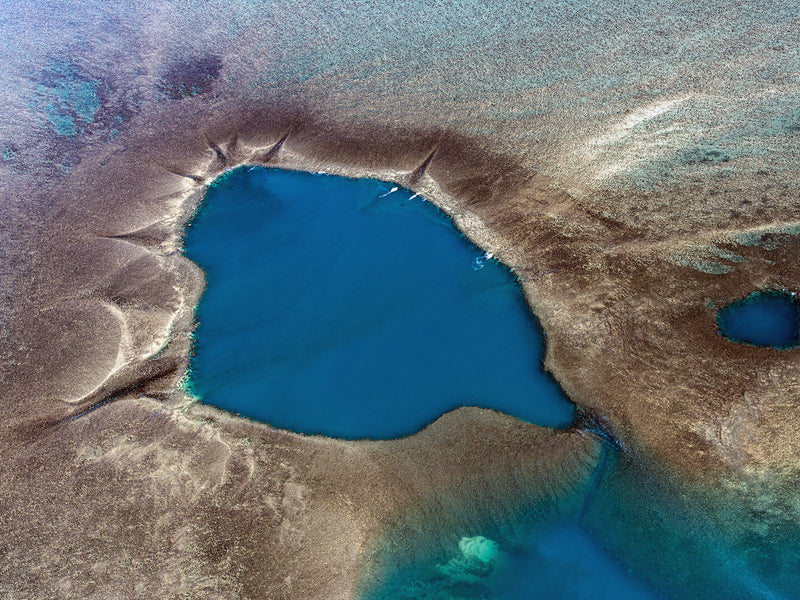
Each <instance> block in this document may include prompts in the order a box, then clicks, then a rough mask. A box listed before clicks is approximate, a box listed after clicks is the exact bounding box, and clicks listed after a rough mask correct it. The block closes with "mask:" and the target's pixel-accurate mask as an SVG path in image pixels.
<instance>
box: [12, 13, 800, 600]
mask: <svg viewBox="0 0 800 600" xmlns="http://www.w3.org/2000/svg"><path fill="white" fill-rule="evenodd" d="M174 6H176V7H177V6H178V5H177V3H176V4H175V5H174ZM575 8H576V7H567V6H566V5H561V4H553V5H549V6H546V7H545V6H537V7H522V6H518V5H516V4H509V5H508V6H507V7H503V8H500V9H498V10H497V11H496V12H494V13H492V14H491V15H489V16H486V15H484V16H483V17H482V16H481V15H480V12H479V11H478V10H477V9H475V8H474V7H472V8H468V7H466V5H465V6H459V7H452V6H451V7H449V9H448V10H444V8H443V7H433V6H431V7H412V6H410V5H409V7H403V8H398V9H397V10H398V11H399V12H400V13H403V14H401V15H399V16H398V15H395V16H398V19H397V20H395V19H392V20H389V21H387V20H386V12H385V10H384V9H382V8H380V7H376V6H373V5H372V4H369V3H363V4H361V5H359V6H358V10H356V11H354V12H349V11H348V10H346V7H344V6H338V5H337V6H332V7H327V8H322V7H315V6H312V7H309V8H307V9H305V10H296V9H292V8H291V7H283V6H280V5H276V6H270V7H269V9H268V10H267V9H266V8H265V10H264V11H261V12H259V11H253V10H251V9H249V8H248V7H247V6H245V5H230V6H228V5H226V7H224V8H223V7H222V6H216V5H215V4H210V5H208V6H203V7H202V8H201V7H199V6H197V7H195V6H193V5H191V4H188V3H186V4H181V5H180V10H176V11H172V10H170V6H169V5H165V6H163V7H161V8H157V9H153V11H152V12H150V13H147V12H141V11H142V10H143V9H139V8H131V7H124V6H109V7H105V8H102V9H101V8H100V7H97V8H96V9H95V8H91V7H85V8H82V9H80V10H76V11H71V12H69V15H68V18H67V14H66V13H65V12H64V11H65V10H66V9H64V7H61V6H60V5H58V4H57V3H52V4H48V5H47V7H46V9H43V10H42V11H41V12H39V13H37V14H34V13H33V12H30V11H28V10H27V9H20V12H19V13H18V14H17V15H16V20H15V21H14V22H13V23H12V22H11V20H8V23H9V24H7V25H4V28H5V29H6V30H7V32H6V37H7V39H10V40H13V41H14V42H15V44H14V45H15V47H16V49H17V50H16V52H10V51H8V50H7V52H6V54H7V62H8V65H9V68H8V70H7V73H6V74H5V75H3V79H2V82H0V88H1V89H2V91H3V94H4V98H5V99H6V105H7V106H8V108H9V110H13V111H15V114H17V115H18V118H17V119H8V120H6V122H4V124H3V126H2V136H1V139H0V143H1V144H2V162H0V174H1V175H0V190H2V207H3V211H4V219H3V221H4V223H3V227H2V229H0V248H1V250H0V252H1V254H0V261H1V262H0V267H2V273H3V296H2V297H3V300H2V305H1V306H0V308H1V309H2V310H1V311H0V326H2V330H3V339H2V348H0V352H1V355H2V371H0V375H1V376H2V382H3V390H4V394H3V396H2V406H3V410H4V415H5V419H4V422H3V426H2V428H0V440H2V444H3V448H4V460H3V464H2V471H3V478H2V483H0V486H2V504H0V506H1V507H2V508H1V509H0V522H1V523H2V531H3V540H2V542H1V545H0V553H2V556H3V566H2V567H0V590H2V591H3V594H4V595H5V596H7V597H12V598H13V597H20V598H22V597H109V596H120V597H181V596H182V595H183V596H186V597H198V598H202V597H208V598H211V597H214V598H219V597H230V598H234V597H268V598H284V597H285V598H334V597H343V598H344V597H350V596H352V594H354V593H355V590H356V589H357V586H358V585H359V581H362V578H363V577H369V576H372V575H370V573H372V571H370V569H371V568H372V566H371V565H372V563H370V557H373V556H377V554H375V550H374V548H375V547H376V546H375V545H374V544H378V545H379V546H380V544H381V543H382V542H381V540H390V544H395V545H397V544H396V543H395V542H393V541H391V540H396V539H401V538H402V539H423V538H425V539H427V537H431V536H435V535H436V534H435V532H425V531H423V530H420V529H419V527H418V526H417V525H416V524H415V525H407V524H408V523H412V524H413V523H420V522H423V521H419V520H417V521H415V519H416V517H415V514H417V512H415V511H419V510H421V508H420V507H424V511H425V514H426V515H427V516H431V515H433V516H434V517H435V518H433V519H425V520H424V522H425V523H436V522H437V520H438V523H439V524H438V525H431V526H432V527H435V526H440V527H441V528H442V529H441V530H442V531H456V530H458V528H459V527H461V526H463V523H459V522H457V519H458V517H456V516H453V514H452V511H445V509H446V507H448V506H454V505H456V504H458V505H459V506H473V508H472V509H471V510H465V512H464V516H463V518H464V519H473V520H475V519H479V520H483V521H486V522H494V523H497V524H498V525H497V526H498V527H501V526H502V523H503V522H504V521H503V520H504V519H508V518H511V517H512V516H513V515H514V514H516V512H518V511H519V510H521V508H520V507H522V506H528V505H529V506H538V507H540V508H539V510H538V511H537V513H536V514H541V515H547V514H550V513H555V512H558V511H559V510H561V509H562V508H563V506H566V505H569V502H571V500H570V499H571V498H574V497H575V495H576V494H578V495H579V494H580V490H583V489H585V486H587V482H588V480H589V479H590V478H591V476H592V474H593V473H594V472H595V469H596V468H597V465H598V462H599V457H600V454H601V453H600V450H599V445H600V444H601V441H600V437H599V436H597V435H596V434H594V433H592V432H591V431H590V430H592V429H596V427H595V425H596V424H597V423H602V424H603V425H602V428H603V432H604V435H606V436H607V438H608V439H609V440H613V442H614V444H616V446H617V447H618V448H619V451H618V452H617V453H616V458H615V463H614V465H613V466H612V467H610V468H609V469H608V470H607V474H606V475H605V476H604V479H603V481H602V482H601V484H600V486H599V488H598V490H597V492H596V493H595V495H594V499H593V502H592V503H590V505H589V506H588V507H587V511H586V516H585V521H584V522H585V526H586V527H587V528H588V529H590V530H591V531H592V532H593V533H594V534H595V535H596V536H597V537H598V538H599V539H602V540H603V541H604V543H606V544H607V545H608V546H609V547H610V548H611V549H612V551H613V552H614V554H615V555H616V556H617V557H618V558H619V559H620V560H621V561H622V562H623V564H626V565H628V566H630V567H631V568H632V569H633V570H634V571H635V572H636V573H637V574H638V575H639V576H641V577H645V578H649V579H650V580H652V581H653V582H654V583H655V585H656V586H660V587H661V588H662V589H664V590H665V592H666V593H668V594H669V595H671V596H673V597H676V598H680V597H695V596H701V595H702V596H704V597H714V594H718V595H719V596H720V597H735V596H733V595H731V593H730V588H729V589H727V590H723V589H722V588H721V587H717V584H719V582H721V581H728V580H729V579H730V578H731V577H732V576H733V575H735V576H736V577H737V578H738V579H736V581H737V582H738V588H737V589H738V591H737V593H739V594H740V595H741V597H760V596H766V595H767V594H768V593H774V594H780V595H782V596H783V597H796V594H797V592H796V589H797V587H796V583H797V575H796V573H797V572H798V570H797V567H798V565H797V559H796V558H794V557H795V556H796V552H795V550H796V544H797V539H800V538H798V537H797V536H796V535H794V532H795V531H796V523H797V522H798V514H797V512H798V510H799V509H798V506H800V504H799V503H798V495H797V491H796V489H795V488H796V486H795V485H794V482H795V481H796V479H797V476H798V472H797V471H798V458H797V457H798V453H799V452H800V447H798V446H800V438H798V436H797V434H796V430H797V424H798V423H797V419H798V417H797V412H798V411H797V408H798V407H797V399H798V391H800V390H799V387H800V385H799V384H798V378H797V365H798V359H797V353H796V351H778V350H773V349H771V348H758V347H752V346H746V345H741V344H735V343H733V342H731V341H729V340H726V339H725V338H723V337H722V336H720V335H719V334H718V332H717V329H716V325H715V315H716V311H717V309H718V308H719V307H721V306H723V305H725V304H727V303H729V302H730V301H732V300H735V299H737V298H742V297H745V296H747V295H748V294H749V293H751V292H752V291H753V290H755V289H762V288H767V289H787V290H795V289H797V287H798V275H800V274H799V273H798V267H797V263H796V260H795V257H796V255H797V251H798V238H797V232H798V228H797V225H798V223H799V222H800V203H798V202H797V200H798V197H797V190H796V185H795V182H796V181H797V180H798V172H797V170H798V163H797V161H796V156H797V149H798V135H797V131H798V123H800V116H798V114H797V109H796V106H797V100H798V91H797V81H796V65H797V61H798V56H797V43H796V42H797V33H798V32H797V28H796V22H797V14H795V13H796V8H793V7H791V6H788V7H781V6H780V5H778V4H775V5H774V6H770V7H763V6H761V5H759V6H756V5H755V4H754V3H753V4H752V5H749V4H748V3H744V4H742V5H737V6H735V7H731V6H729V5H727V4H725V5H724V7H723V5H721V4H720V5H716V4H715V3H710V4H707V5H704V6H703V7H696V6H695V7H671V8H669V10H667V8H665V7H661V6H658V7H657V6H655V5H651V4H650V3H645V4H637V6H636V7H627V8H626V9H625V11H624V14H623V12H621V11H623V8H621V7H615V6H610V5H609V6H606V5H604V4H603V3H600V4H597V5H596V6H586V7H583V9H582V10H575ZM722 8H724V10H723V9H722ZM3 10H4V11H7V10H8V9H3ZM411 10H418V11H420V12H419V14H416V13H415V15H414V17H413V18H410V16H409V15H406V14H405V12H407V11H411ZM659 11H660V12H659ZM223 17H224V19H225V22H227V23H229V25H228V26H226V27H221V26H218V24H219V23H221V22H223ZM399 17H403V18H399ZM406 17H408V18H406ZM387 22H391V23H393V24H392V25H391V26H388V25H386V23H387ZM37 23H49V24H50V25H51V26H50V27H46V28H42V27H34V25H35V24H37ZM53 23H63V26H61V27H53V26H52V24H53ZM488 23H496V24H498V27H495V28H491V27H487V26H486V25H487V24H488ZM412 25H413V26H412ZM356 30H367V31H369V32H371V33H373V34H374V35H372V36H363V35H362V36H355V35H354V34H355V32H356ZM47 32H49V33H47ZM23 33H25V34H24V35H23ZM365 37H367V38H369V42H367V41H365V40H364V38H365ZM188 40H191V42H189V41H188ZM448 40H449V41H448ZM390 41H391V42H392V43H393V42H396V45H392V43H390ZM10 47H11V46H8V47H7V48H10ZM421 47H422V48H423V49H424V51H422V50H420V48H421ZM453 56H459V57H461V58H460V60H452V57H453ZM239 164H267V165H272V166H276V167H280V168H287V169H302V170H309V171H314V172H316V171H320V170H324V171H326V172H330V173H334V174H343V175H348V176H354V177H362V176H368V177H375V178H379V179H384V180H386V181H392V182H395V183H397V184H402V185H404V186H407V187H409V188H410V189H412V190H414V191H416V192H419V193H420V194H423V195H424V196H425V197H426V198H427V199H429V200H430V201H432V202H434V203H436V204H437V205H438V206H440V207H442V208H443V209H444V210H445V211H446V212H447V213H448V214H449V215H451V216H452V218H453V219H454V221H455V223H456V224H457V225H458V227H459V228H460V229H461V230H462V231H464V232H465V233H466V234H467V235H468V236H469V237H470V238H471V239H473V240H474V241H475V242H476V243H478V244H479V245H480V246H481V247H483V248H485V249H486V250H487V251H491V252H493V253H494V254H495V255H497V256H498V257H499V258H500V259H501V260H502V261H503V262H504V263H506V264H507V265H508V266H510V267H511V268H513V269H514V271H515V272H516V274H517V276H518V277H519V279H520V282H521V284H522V286H523V289H524V291H525V294H526V298H527V300H528V302H529V303H530V305H531V307H532V308H533V310H534V311H535V313H536V315H537V317H538V318H539V320H540V321H541V324H542V327H543V329H544V331H545V334H546V336H547V358H546V367H547V368H548V369H549V370H550V371H551V372H552V373H553V374H554V376H555V377H556V379H557V380H558V382H559V383H560V384H561V386H562V387H563V388H564V390H565V391H566V392H567V394H568V395H569V397H570V398H571V399H572V400H573V401H574V402H575V403H576V404H577V405H578V406H579V407H582V411H583V413H584V414H585V415H586V416H585V417H584V418H583V419H582V420H579V421H578V423H577V424H576V427H574V428H573V429H570V430H567V431H563V432H554V431H549V430H545V429H542V428H537V427H535V426H531V425H527V424H524V423H521V422H519V421H517V420H515V419H513V418H511V417H505V416H502V415H498V414H496V413H493V412H491V411H480V410H472V409H469V410H468V409H461V410H459V411H456V412H454V413H450V414H448V415H445V416H444V417H442V418H441V419H440V420H439V421H437V422H436V423H434V424H433V425H431V426H430V427H428V428H427V429H425V430H424V431H422V432H420V433H419V434H417V435H415V436H411V437H409V438H405V439H403V440H397V441H391V442H342V441H337V440H329V439H325V438H321V437H303V436H299V435H295V434H292V433H289V432H282V431H278V430H274V429H272V428H270V427H269V426H267V425H264V424H259V423H253V422H248V421H245V420H242V419H239V418H236V417H233V416H230V415H227V414H225V413H223V412H221V411H218V410H216V409H214V408H211V407H206V406H203V405H197V404H192V403H191V402H190V399H189V398H188V397H187V396H186V395H185V393H184V392H183V391H182V390H181V388H180V382H181V380H182V378H183V376H184V374H185V372H186V368H187V365H188V361H189V357H190V353H191V332H192V327H193V307H194V306H195V305H196V303H197V301H198V298H199V295H200V294H201V292H202V288H203V276H202V273H201V272H200V271H199V269H198V268H197V267H196V266H195V265H193V264H192V263H191V262H190V261H188V260H187V259H186V258H184V257H183V256H182V254H181V251H180V250H181V238H182V232H183V228H184V226H185V224H186V222H187V220H188V219H189V217H190V215H191V214H192V211H193V210H194V209H195V207H196V206H197V204H198V202H199V201H200V199H201V198H202V196H203V194H204V191H205V188H206V185H207V184H208V183H210V182H211V181H213V180H214V178H215V177H216V176H218V175H219V174H220V173H222V172H224V171H225V170H226V169H229V168H231V167H234V166H236V165H239ZM593 424H594V425H593ZM442 474H445V475H446V476H445V477H443V475H442ZM450 478H459V481H462V480H466V481H469V482H471V483H470V486H472V487H470V486H466V487H464V486H459V485H454V484H452V482H451V481H450ZM478 491H480V493H479V492H478ZM484 494H485V495H484ZM482 495H483V496H482ZM484 501H485V502H484ZM470 503H473V504H470ZM492 507H494V508H492ZM560 507H562V508H560ZM542 518H545V517H542ZM448 519H455V521H453V522H449V521H448ZM404 527H405V528H406V529H408V528H411V529H409V530H413V531H415V532H418V533H417V534H416V535H417V537H416V538H415V537H414V536H408V535H406V534H398V533H397V532H398V531H400V532H402V531H404V529H403V528H404ZM448 528H449V529H448ZM698 532H699V533H698ZM690 534H692V535H690ZM392 536H395V537H392ZM397 536H400V537H397ZM426 536H427V537H426ZM645 541H647V543H649V544H652V546H651V548H652V549H656V548H657V549H658V550H652V551H651V552H649V553H643V552H641V548H642V547H643V544H644V543H645ZM397 550H398V552H401V553H402V551H403V548H401V547H399V546H398V548H397ZM405 550H406V551H407V550H408V548H406V549H405ZM378 554H379V553H378ZM654 557H659V558H658V559H654ZM731 557H733V558H731ZM376 564H377V563H376Z"/></svg>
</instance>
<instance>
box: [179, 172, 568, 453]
mask: <svg viewBox="0 0 800 600" xmlns="http://www.w3.org/2000/svg"><path fill="white" fill-rule="evenodd" d="M185 249H186V254H187V256H188V257H189V258H191V259H192V260H194V261H195V262H197V263H198V264H199V265H200V266H201V267H202V268H203V269H204V270H205V272H206V275H207V289H206V291H205V293H204V295H203V297H202V299H201V302H200V304H199V306H198V307H197V318H198V321H199V325H198V328H197V331H196V343H195V356H194V358H193V361H192V370H191V387H192V389H193V390H194V391H195V393H197V394H198V395H199V396H200V397H201V399H202V401H203V402H206V403H209V404H213V405H215V406H218V407H220V408H224V409H227V410H230V411H234V412H237V413H240V414H243V415H246V416H249V417H252V418H254V419H257V420H260V421H264V422H267V423H269V424H270V425H273V426H276V427H281V428H286V429H290V430H293V431H298V432H303V433H313V434H324V435H329V436H334V437H341V438H349V439H360V438H382V439H386V438H396V437H401V436H405V435H408V434H412V433H415V432H416V431H418V430H420V429H421V428H422V427H424V426H425V425H426V424H428V423H430V422H432V421H434V420H435V419H436V418H438V417H439V416H440V415H442V414H443V413H445V412H447V411H449V410H452V409H454V408H456V407H458V406H482V407H486V408H494V409H497V410H500V411H503V412H506V413H509V414H512V415H514V416H516V417H519V418H520V419H523V420H526V421H530V422H534V423H537V424H541V425H548V426H555V427H561V426H567V425H569V424H570V423H571V422H572V420H573V418H574V406H573V405H572V403H571V402H569V400H568V399H567V398H566V396H565V395H564V394H563V392H562V391H561V389H560V388H559V387H558V386H557V385H556V384H555V382H554V381H553V380H552V379H551V378H550V377H549V375H547V374H546V373H545V372H544V371H543V370H542V364H541V363H542V358H543V351H544V341H543V337H542V332H541V329H540V328H539V326H538V324H537V322H536V320H535V319H534V317H533V315H532V314H531V313H530V311H529V309H528V306H527V304H526V302H525V300H524V298H523V296H522V293H521V290H520V288H519V285H518V284H517V282H516V280H515V277H514V275H513V274H512V273H511V272H510V271H509V270H508V269H507V268H506V267H505V266H503V265H502V264H500V263H498V262H497V261H496V260H494V259H492V258H491V257H490V256H487V255H485V254H484V252H483V251H481V250H480V249H478V248H477V247H475V246H474V245H473V244H472V243H470V242H469V241H468V240H467V239H466V238H465V237H464V236H462V235H460V233H459V232H458V230H457V229H456V228H455V227H454V226H453V224H452V223H451V221H450V220H449V219H448V218H447V217H446V216H445V215H444V214H443V213H442V212H441V211H440V210H438V209H437V208H436V207H434V206H433V205H431V204H430V203H428V202H426V201H425V200H424V199H423V198H421V197H419V196H416V195H414V194H412V193H411V192H409V191H407V190H404V189H398V188H396V187H394V186H392V185H390V184H387V183H384V182H380V181H375V180H369V179H346V178H342V177H335V176H331V175H314V174H309V173H300V172H289V171H283V170H277V169H265V168H260V167H259V168H255V167H250V168H241V169H237V170H234V171H231V172H229V173H226V174H225V175H223V176H222V177H220V178H219V179H218V180H217V181H216V182H215V184H214V185H213V186H212V187H211V188H210V189H209V190H208V193H207V195H206V198H205V202H204V204H203V206H202V207H201V209H200V210H199V211H198V214H197V215H196V218H195V219H194V221H193V222H192V224H191V226H190V227H189V228H188V231H187V236H186V242H185Z"/></svg>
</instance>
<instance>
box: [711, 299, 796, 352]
mask: <svg viewBox="0 0 800 600" xmlns="http://www.w3.org/2000/svg"><path fill="white" fill-rule="evenodd" d="M717 327H718V328H719V330H720V333H722V335H724V336H725V337H727V338H728V339H730V340H733V341H734V342H741V343H744V344H750V345H752V346H768V347H773V348H779V349H788V348H793V347H795V346H797V345H800V302H798V300H797V298H796V297H795V296H794V295H793V294H791V293H788V292H783V291H779V290H759V291H756V292H753V293H752V294H750V295H749V296H747V297H746V298H742V299H741V300H736V301H735V302H731V303H730V304H728V305H727V306H725V307H723V308H722V309H720V311H719V312H718V313H717Z"/></svg>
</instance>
